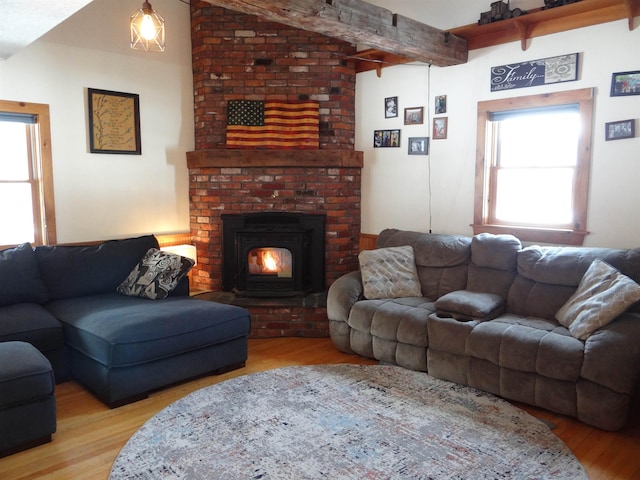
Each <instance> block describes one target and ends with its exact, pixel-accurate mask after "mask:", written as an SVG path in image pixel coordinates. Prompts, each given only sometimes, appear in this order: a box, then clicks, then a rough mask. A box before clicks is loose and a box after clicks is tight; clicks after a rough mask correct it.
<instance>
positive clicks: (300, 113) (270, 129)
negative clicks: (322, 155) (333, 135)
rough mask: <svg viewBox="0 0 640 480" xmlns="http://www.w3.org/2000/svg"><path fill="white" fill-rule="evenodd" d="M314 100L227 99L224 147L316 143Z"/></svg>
mask: <svg viewBox="0 0 640 480" xmlns="http://www.w3.org/2000/svg"><path fill="white" fill-rule="evenodd" d="M319 142H320V139H319V134H318V102H314V101H307V102H295V103H293V102H280V101H264V102H263V101H258V100H230V101H229V103H228V104H227V147H229V148H291V149H295V148H304V149H317V148H318V147H319Z"/></svg>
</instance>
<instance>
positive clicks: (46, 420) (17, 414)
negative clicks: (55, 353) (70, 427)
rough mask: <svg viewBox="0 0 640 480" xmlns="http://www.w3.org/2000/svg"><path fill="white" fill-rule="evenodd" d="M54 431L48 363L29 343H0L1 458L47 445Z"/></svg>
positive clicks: (51, 374) (54, 423)
mask: <svg viewBox="0 0 640 480" xmlns="http://www.w3.org/2000/svg"><path fill="white" fill-rule="evenodd" d="M55 431H56V398H55V379H54V376H53V371H52V369H51V364H50V363H49V360H47V359H46V357H45V356H44V355H43V354H42V353H40V352H39V351H38V350H37V349H36V348H35V347H34V346H33V345H31V344H30V343H26V342H0V457H4V456H7V455H11V454H13V453H16V452H19V451H21V450H25V449H27V448H31V447H35V446H37V445H41V444H43V443H46V442H50V441H51V434H52V433H54V432H55Z"/></svg>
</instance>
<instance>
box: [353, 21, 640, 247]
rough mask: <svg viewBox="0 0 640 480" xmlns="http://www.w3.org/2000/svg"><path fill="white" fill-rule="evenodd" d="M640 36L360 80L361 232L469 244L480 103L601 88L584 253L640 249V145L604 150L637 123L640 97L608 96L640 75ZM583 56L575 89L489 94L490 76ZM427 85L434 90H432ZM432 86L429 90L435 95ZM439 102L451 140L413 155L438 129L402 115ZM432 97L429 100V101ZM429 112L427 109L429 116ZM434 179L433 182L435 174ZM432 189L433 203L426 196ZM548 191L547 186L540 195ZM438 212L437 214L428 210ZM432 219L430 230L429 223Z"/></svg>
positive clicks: (510, 49) (574, 34) (486, 52)
mask: <svg viewBox="0 0 640 480" xmlns="http://www.w3.org/2000/svg"><path fill="white" fill-rule="evenodd" d="M639 43H640V28H639V27H637V26H636V28H635V30H633V31H629V29H628V27H627V21H626V20H621V21H617V22H611V23H608V24H603V25H598V26H593V27H588V28H583V29H580V30H572V31H568V32H563V33H559V34H555V35H549V36H545V37H540V38H534V39H532V40H530V41H529V46H528V49H527V50H526V51H522V50H521V47H520V42H514V43H509V44H506V45H500V46H496V47H490V48H485V49H480V50H473V51H471V52H470V55H469V61H468V62H467V63H466V64H464V65H458V66H454V67H445V68H439V67H431V71H430V75H429V68H428V67H427V66H425V65H415V64H412V65H406V66H396V67H389V68H385V69H383V70H382V77H381V78H378V77H377V76H376V73H375V72H365V73H361V74H358V78H357V83H356V126H357V133H356V149H357V150H363V151H364V164H365V166H364V169H363V186H362V197H363V198H362V232H363V233H371V234H377V233H379V232H380V230H382V229H384V228H390V227H392V228H402V229H413V230H419V231H428V230H429V228H431V230H432V231H433V232H434V233H458V234H464V235H471V234H472V229H471V227H470V224H471V223H472V222H473V200H474V197H473V196H474V178H475V144H476V110H477V102H478V101H481V100H492V99H498V98H506V97H513V96H523V95H533V94H540V93H545V92H552V91H564V90H571V89H578V88H591V87H593V88H595V109H594V125H593V141H592V148H593V152H592V163H591V181H590V190H589V209H588V224H587V228H588V230H589V231H590V232H591V233H590V235H588V236H587V237H586V240H585V245H589V246H607V247H635V246H639V245H640V218H639V217H638V209H639V207H640V188H638V178H640V158H639V156H638V147H639V146H640V132H638V133H637V135H639V137H636V138H633V139H625V140H616V141H608V142H605V140H604V138H605V135H604V124H605V122H611V121H616V120H626V119H629V118H634V119H636V129H637V127H638V125H637V119H638V116H639V113H640V96H627V97H610V96H609V90H610V86H611V74H612V73H613V72H621V71H629V70H640V55H639V54H638V50H637V49H636V48H635V46H636V45H638V44H639ZM574 52H580V63H581V65H580V75H579V80H578V81H576V82H567V83H561V84H556V85H550V86H541V87H532V88H521V89H515V90H510V91H504V92H495V93H492V92H490V87H489V78H490V68H491V67H493V66H498V65H504V64H508V63H517V62H524V61H529V60H536V59H540V58H546V57H553V56H556V55H562V54H568V53H574ZM429 77H430V81H429ZM429 84H430V88H429ZM436 95H446V96H447V113H446V116H447V117H448V119H449V132H448V138H447V139H446V140H432V141H431V149H430V153H431V154H430V156H429V157H423V156H409V155H408V154H407V142H406V141H407V138H408V137H409V136H431V132H430V130H431V120H430V119H429V120H428V122H429V123H425V124H424V125H421V126H413V125H412V126H405V125H404V124H403V123H404V119H403V116H402V114H403V112H404V108H407V107H416V106H425V107H429V110H430V113H431V115H433V103H434V97H435V96H436ZM388 96H398V97H399V106H400V115H399V117H398V118H397V119H385V118H384V110H383V101H384V98H385V97H388ZM427 97H428V99H427ZM425 110H426V109H425ZM390 128H400V129H401V130H402V140H401V147H400V148H376V149H374V148H373V147H372V144H373V131H374V130H376V129H390ZM429 172H430V173H429ZM429 184H430V185H431V194H429V188H428V187H429ZM541 188H544V186H541ZM429 207H431V208H429ZM430 216H431V219H432V221H431V222H430Z"/></svg>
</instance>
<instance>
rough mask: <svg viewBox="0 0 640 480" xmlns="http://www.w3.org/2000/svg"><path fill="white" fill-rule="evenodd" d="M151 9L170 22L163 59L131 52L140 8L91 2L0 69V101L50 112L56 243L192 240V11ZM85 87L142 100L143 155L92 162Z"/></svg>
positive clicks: (157, 2)
mask: <svg viewBox="0 0 640 480" xmlns="http://www.w3.org/2000/svg"><path fill="white" fill-rule="evenodd" d="M152 4H153V7H154V8H155V9H156V10H157V11H158V12H159V13H160V14H161V15H162V16H163V17H164V19H165V21H166V38H167V49H166V52H164V53H157V52H144V51H134V50H131V49H130V48H129V30H128V29H129V25H128V22H129V17H130V16H131V15H132V14H133V13H134V12H135V11H136V10H137V9H139V8H140V6H141V5H142V2H141V1H121V0H118V1H117V2H114V1H113V0H94V1H93V2H92V3H90V4H89V5H88V6H87V7H85V8H83V9H82V10H80V11H79V12H78V13H77V14H75V15H74V16H72V17H70V18H69V19H68V20H66V21H65V22H63V23H62V24H60V25H59V26H58V27H56V28H55V29H53V30H52V31H50V32H49V33H47V34H45V35H44V36H43V37H42V38H40V39H39V40H37V41H36V42H34V43H33V44H31V45H29V46H28V47H27V48H25V49H23V50H21V51H19V52H18V53H17V54H15V55H14V56H12V57H10V58H9V59H7V60H6V61H0V98H2V99H3V100H14V101H24V102H35V103H45V104H48V105H49V107H50V113H51V130H52V131H51V134H52V153H53V170H54V191H55V203H56V226H57V233H58V241H59V242H80V241H87V240H101V239H109V238H118V237H127V236H133V235H138V234H145V233H155V234H162V233H177V232H186V231H189V194H188V171H187V167H186V157H185V152H187V151H190V150H193V148H194V134H193V83H192V73H191V72H192V70H191V38H190V33H189V31H190V18H189V6H188V5H186V4H184V3H182V2H179V1H176V0H154V1H153V2H152ZM87 88H98V89H104V90H114V91H119V92H127V93H137V94H139V95H140V117H141V139H142V155H141V156H137V155H110V154H91V153H89V144H88V136H87V135H88V132H87V106H86V103H87V100H86V96H87V93H86V89H87Z"/></svg>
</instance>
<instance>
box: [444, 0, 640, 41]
mask: <svg viewBox="0 0 640 480" xmlns="http://www.w3.org/2000/svg"><path fill="white" fill-rule="evenodd" d="M638 15H640V0H582V1H580V2H576V3H571V4H569V5H564V6H561V7H555V8H550V9H548V10H542V9H537V10H530V11H529V13H527V14H526V15H522V16H520V17H516V18H510V19H507V20H501V21H498V22H493V23H489V24H486V25H478V24H472V25H466V26H463V27H457V28H453V29H451V30H450V33H452V34H454V35H457V36H459V37H462V38H464V39H465V40H466V41H467V48H468V49H469V50H475V49H477V48H484V47H491V46H494V45H500V44H503V43H508V42H515V41H520V44H521V46H522V50H526V49H527V41H528V40H530V39H531V38H534V37H540V36H543V35H550V34H553V33H559V32H564V31H567V30H573V29H576V28H583V27H589V26H592V25H598V24H601V23H607V22H613V21H616V20H621V19H623V18H626V19H627V20H628V25H629V30H633V19H634V18H635V17H636V16H638Z"/></svg>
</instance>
